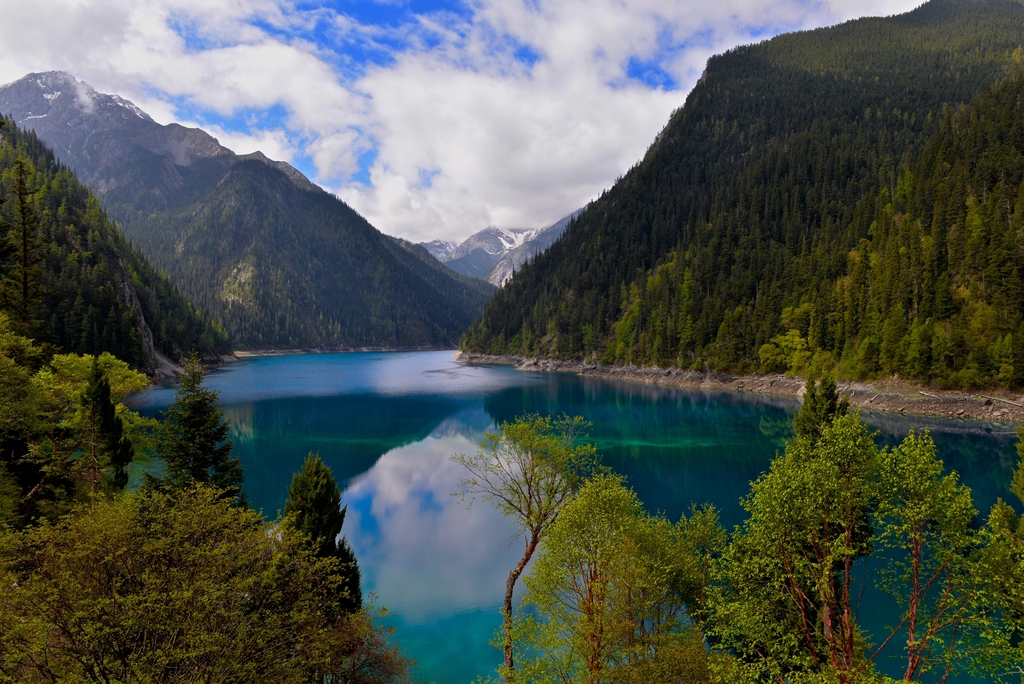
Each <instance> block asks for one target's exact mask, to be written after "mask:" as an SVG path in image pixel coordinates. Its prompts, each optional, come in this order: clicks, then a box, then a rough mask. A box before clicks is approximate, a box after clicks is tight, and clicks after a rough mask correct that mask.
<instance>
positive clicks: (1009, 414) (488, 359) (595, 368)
mask: <svg viewBox="0 0 1024 684" xmlns="http://www.w3.org/2000/svg"><path fill="white" fill-rule="evenodd" d="M456 358H458V359H459V360H460V361H462V362H464V363H471V364H473V363H478V364H501V365H507V366H515V367H516V368H517V369H518V370H521V371H536V372H563V373H565V372H568V373H577V374H579V375H583V376H587V377H597V378H608V379H612V380H625V381H627V382H637V383H643V384H647V385H666V386H670V387H686V388H690V389H709V390H732V391H736V392H758V393H762V394H779V395H783V396H790V397H799V396H802V395H803V392H804V383H805V380H803V379H802V378H791V377H786V376H785V375H727V374H723V373H698V372H696V371H688V370H682V369H679V368H652V367H646V366H602V365H596V364H588V363H581V362H579V361H552V360H548V359H528V358H524V357H521V356H488V355H486V354H467V353H464V352H459V353H458V354H457V355H456ZM839 391H840V393H841V394H842V395H843V396H845V397H848V398H849V400H850V405H851V406H854V407H856V408H862V409H865V410H868V411H883V412H886V413H901V414H907V415H918V416H942V417H947V418H977V419H979V420H995V421H1005V422H1024V397H1022V396H1021V395H1018V394H1011V393H1008V392H1006V391H1005V390H984V391H981V392H979V393H974V392H957V391H949V390H936V389H931V388H926V387H920V386H917V385H912V384H909V383H905V382H898V381H884V382H871V383H863V382H845V381H844V382H840V383H839Z"/></svg>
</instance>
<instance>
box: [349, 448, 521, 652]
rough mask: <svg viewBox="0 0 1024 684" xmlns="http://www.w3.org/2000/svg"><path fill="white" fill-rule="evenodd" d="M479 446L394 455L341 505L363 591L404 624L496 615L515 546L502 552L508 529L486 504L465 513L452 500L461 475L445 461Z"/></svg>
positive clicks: (407, 450) (366, 476)
mask: <svg viewBox="0 0 1024 684" xmlns="http://www.w3.org/2000/svg"><path fill="white" fill-rule="evenodd" d="M480 436H481V435H480V434H476V435H470V436H467V435H462V434H455V435H443V436H431V437H428V438H426V439H424V440H422V441H420V442H416V443H415V444H410V445H407V446H403V447H399V448H396V449H392V450H391V451H388V452H387V453H385V454H384V455H383V456H381V457H380V459H379V460H378V461H377V463H376V464H375V465H374V466H373V468H371V469H370V470H369V471H368V472H366V473H365V474H363V475H361V476H359V477H357V478H356V479H355V480H354V481H353V482H352V485H351V486H350V487H349V488H348V489H347V490H346V491H345V494H344V496H343V501H344V502H345V503H347V504H348V516H347V518H346V520H345V530H346V536H347V537H348V539H349V542H350V543H351V544H352V547H353V549H354V551H355V553H356V556H357V558H358V559H359V564H360V568H361V569H362V571H363V577H364V583H365V588H366V590H368V591H372V592H374V593H375V594H377V595H378V596H380V597H382V602H383V603H385V604H386V605H387V607H388V609H389V610H392V611H395V612H397V613H399V614H401V616H402V618H403V619H404V621H405V622H407V623H409V624H416V623H422V622H424V621H426V620H430V621H435V620H439V619H443V618H444V617H448V616H450V615H452V614H453V613H459V612H466V611H474V610H479V609H491V608H493V610H495V611H497V610H498V607H499V605H500V603H501V596H502V591H503V587H504V583H505V579H506V577H507V576H508V572H509V570H510V569H511V568H512V567H513V566H514V565H515V563H516V562H517V561H518V559H519V556H520V554H521V549H520V548H519V542H518V541H516V542H514V543H513V544H511V545H510V544H509V542H510V541H511V540H512V537H513V535H514V534H515V529H514V527H513V525H512V524H511V521H510V520H508V519H506V518H505V517H503V516H502V515H501V514H500V513H499V512H498V511H496V510H495V509H494V508H493V507H492V506H490V505H489V504H488V503H486V502H483V501H477V502H476V503H475V504H474V505H473V506H472V507H470V506H468V505H467V504H466V503H463V504H460V503H459V502H458V500H457V498H456V497H453V496H451V492H453V491H455V490H456V489H457V488H458V482H459V479H460V478H461V477H463V475H464V470H463V468H462V466H460V465H458V464H456V463H453V462H452V461H450V460H449V457H450V456H451V455H452V454H455V453H472V452H473V451H475V450H476V447H477V445H478V444H479V441H480ZM483 637H484V639H486V637H487V635H483Z"/></svg>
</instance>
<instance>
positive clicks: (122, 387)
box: [0, 312, 155, 524]
mask: <svg viewBox="0 0 1024 684" xmlns="http://www.w3.org/2000/svg"><path fill="white" fill-rule="evenodd" d="M44 356H45V354H44V350H43V349H42V348H41V347H40V346H38V345H36V344H35V343H34V342H33V341H32V340H31V339H29V338H26V337H22V336H20V335H17V334H16V333H15V332H13V330H12V325H11V323H10V319H9V317H8V316H7V315H6V314H5V313H3V312H0V371H2V372H0V447H2V451H0V517H3V518H6V520H7V522H12V521H14V522H17V523H22V524H23V523H25V522H28V521H30V520H32V519H34V518H36V517H40V516H42V517H49V518H53V517H55V516H57V515H59V514H60V513H62V512H63V511H64V510H65V509H66V508H67V506H69V505H70V504H71V503H73V502H74V501H75V500H76V499H80V498H84V497H88V498H89V499H90V500H95V499H96V496H97V494H99V493H102V492H108V491H111V490H117V489H120V488H122V487H123V486H124V483H125V482H126V473H125V470H124V469H125V467H126V466H127V464H128V462H129V461H130V460H131V459H132V457H133V456H134V451H135V449H134V446H133V445H138V444H141V445H143V446H144V447H145V446H148V444H149V442H150V439H149V435H150V433H152V432H153V430H154V426H155V421H152V420H149V419H145V418H143V417H141V416H140V415H138V414H137V413H135V412H133V411H131V410H129V409H128V408H127V407H126V406H125V405H124V404H123V403H121V402H122V401H123V400H124V399H125V397H127V396H128V395H129V394H132V393H134V392H138V391H140V390H142V389H144V388H145V387H148V386H149V381H148V380H147V379H146V377H145V376H144V375H142V374H141V373H139V372H137V371H134V370H132V369H131V368H129V366H128V364H126V363H124V362H123V361H119V360H118V359H116V358H114V357H113V356H111V355H110V354H107V353H104V354H101V355H99V356H97V357H93V356H79V355H77V354H56V355H52V356H50V357H49V360H48V361H46V362H45V363H44V362H43V358H44ZM12 511H16V515H15V513H14V512H12ZM15 519H16V520H15Z"/></svg>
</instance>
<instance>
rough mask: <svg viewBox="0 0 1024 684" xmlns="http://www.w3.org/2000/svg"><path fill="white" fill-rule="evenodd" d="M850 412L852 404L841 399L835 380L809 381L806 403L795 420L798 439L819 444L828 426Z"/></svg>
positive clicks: (805, 395) (805, 391) (794, 429)
mask: <svg viewBox="0 0 1024 684" xmlns="http://www.w3.org/2000/svg"><path fill="white" fill-rule="evenodd" d="M849 412H850V402H849V400H848V399H846V398H843V399H840V398H839V391H838V386H837V383H836V381H835V379H833V378H830V377H827V376H826V377H825V378H823V379H822V381H821V382H820V383H818V384H815V382H814V381H813V380H808V381H807V386H806V388H805V389H804V401H803V403H802V404H801V405H800V410H799V411H797V414H796V417H795V418H794V419H793V431H794V432H795V433H796V436H797V437H804V438H806V439H808V440H810V441H811V442H817V441H818V440H819V439H821V434H822V431H823V430H824V429H825V427H826V426H827V425H828V424H830V423H831V422H832V421H834V420H835V419H836V418H839V417H841V416H845V415H846V414H847V413H849Z"/></svg>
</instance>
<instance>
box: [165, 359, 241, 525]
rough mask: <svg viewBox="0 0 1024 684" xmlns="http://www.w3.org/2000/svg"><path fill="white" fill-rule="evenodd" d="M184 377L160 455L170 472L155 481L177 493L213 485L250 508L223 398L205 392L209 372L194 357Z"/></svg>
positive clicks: (169, 415)
mask: <svg viewBox="0 0 1024 684" xmlns="http://www.w3.org/2000/svg"><path fill="white" fill-rule="evenodd" d="M183 368H184V372H183V373H182V375H181V377H180V378H179V379H178V381H177V382H176V383H175V389H176V394H175V397H174V402H173V403H172V404H171V405H170V406H169V407H168V408H167V411H166V412H165V413H164V427H163V434H162V435H161V438H160V445H159V452H160V455H161V457H162V458H163V460H164V464H165V465H166V467H167V474H166V475H165V476H164V477H163V478H152V477H151V478H150V482H151V483H152V484H156V485H158V486H160V487H162V488H167V489H171V490H175V489H184V488H186V487H188V486H190V485H191V484H193V483H196V482H198V483H203V484H210V485H213V486H214V487H217V488H218V489H220V490H221V491H222V492H223V493H224V496H225V497H226V498H229V499H232V500H234V501H236V502H237V503H238V504H239V505H244V503H245V498H244V494H243V492H242V477H243V473H242V465H241V461H240V460H239V459H238V458H237V457H232V456H231V448H232V446H233V442H231V440H229V439H228V438H227V437H228V428H229V423H228V421H227V420H225V418H224V414H223V412H222V410H221V408H220V406H218V405H217V399H218V396H219V395H218V393H217V392H216V391H215V390H211V389H209V388H208V387H203V386H202V384H203V377H204V375H205V372H204V370H203V366H202V364H201V363H200V362H199V357H198V356H197V355H196V354H195V353H194V352H193V353H192V354H191V355H190V356H189V358H188V359H187V360H186V361H185V364H184V367H183Z"/></svg>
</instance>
